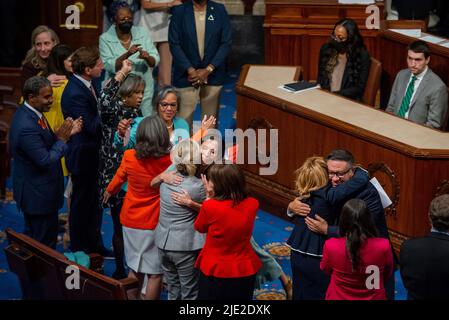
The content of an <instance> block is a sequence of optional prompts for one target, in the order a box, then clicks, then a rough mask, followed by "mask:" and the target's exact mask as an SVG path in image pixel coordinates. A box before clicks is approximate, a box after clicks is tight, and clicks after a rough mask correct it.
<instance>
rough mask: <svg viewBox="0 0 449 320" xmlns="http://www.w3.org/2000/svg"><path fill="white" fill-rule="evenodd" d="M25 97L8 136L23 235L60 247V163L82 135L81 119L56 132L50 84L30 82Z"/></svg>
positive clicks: (33, 79) (41, 80)
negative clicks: (47, 116) (49, 119)
mask: <svg viewBox="0 0 449 320" xmlns="http://www.w3.org/2000/svg"><path fill="white" fill-rule="evenodd" d="M22 92H23V97H24V99H25V102H24V103H23V104H22V105H21V106H20V107H19V109H17V111H16V113H15V114H14V118H13V120H12V123H11V131H10V134H9V145H10V149H11V153H12V157H13V158H14V166H13V190H14V200H15V201H16V202H17V206H18V208H19V210H20V211H22V212H23V216H24V218H25V231H24V233H25V234H26V235H28V236H30V237H31V238H33V239H35V240H37V241H39V242H41V243H43V244H45V245H47V246H49V247H51V248H55V247H56V242H57V236H58V210H59V209H60V208H61V207H62V205H63V201H64V196H63V193H64V176H63V174H62V167H61V158H62V157H63V156H64V155H65V153H66V151H67V149H68V147H67V144H66V143H67V141H68V140H69V138H70V137H71V136H72V135H74V134H77V133H78V132H80V131H81V127H82V120H81V118H78V119H77V120H75V121H73V120H72V119H71V118H67V119H66V120H65V121H64V122H63V124H62V125H61V127H60V128H58V130H56V131H55V132H53V131H52V129H51V128H50V126H49V124H48V122H47V120H46V119H45V116H44V114H43V113H44V112H47V111H49V110H50V106H51V104H52V103H53V98H52V96H53V90H52V88H51V84H50V81H48V80H47V79H46V78H44V77H37V76H36V77H31V78H29V79H28V80H27V81H25V84H24V87H23V91H22Z"/></svg>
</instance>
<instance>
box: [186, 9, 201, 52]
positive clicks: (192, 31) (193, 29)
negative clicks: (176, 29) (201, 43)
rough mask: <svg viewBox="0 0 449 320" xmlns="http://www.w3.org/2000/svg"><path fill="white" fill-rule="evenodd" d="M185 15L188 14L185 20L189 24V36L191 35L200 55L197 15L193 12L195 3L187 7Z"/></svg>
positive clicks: (187, 26)
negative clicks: (196, 23)
mask: <svg viewBox="0 0 449 320" xmlns="http://www.w3.org/2000/svg"><path fill="white" fill-rule="evenodd" d="M185 13H186V15H185V19H186V24H187V25H186V29H187V34H188V35H189V37H190V41H192V42H193V45H194V47H195V49H196V52H198V55H199V49H198V37H197V35H196V25H195V13H194V12H193V3H189V5H186V9H185Z"/></svg>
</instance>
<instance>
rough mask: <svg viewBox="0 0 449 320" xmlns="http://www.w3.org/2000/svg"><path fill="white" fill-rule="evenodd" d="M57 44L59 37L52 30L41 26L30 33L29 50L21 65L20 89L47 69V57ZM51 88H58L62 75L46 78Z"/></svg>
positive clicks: (64, 78) (63, 77)
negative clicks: (27, 81)
mask: <svg viewBox="0 0 449 320" xmlns="http://www.w3.org/2000/svg"><path fill="white" fill-rule="evenodd" d="M58 43H59V37H58V35H57V34H56V32H54V31H53V29H50V28H49V27H47V26H44V25H41V26H38V27H36V28H35V29H34V30H33V32H32V33H31V49H30V50H28V52H27V54H26V56H25V59H24V60H23V63H22V87H23V84H24V83H25V81H26V80H28V79H29V78H31V77H33V76H40V75H42V72H43V71H44V70H45V69H46V68H47V61H48V57H49V56H50V53H51V50H52V49H53V47H54V46H56V45H57V44H58ZM47 79H48V80H49V81H50V83H51V86H52V87H57V86H60V85H61V84H62V82H63V80H66V77H65V76H64V75H56V74H54V73H53V74H50V75H48V76H47Z"/></svg>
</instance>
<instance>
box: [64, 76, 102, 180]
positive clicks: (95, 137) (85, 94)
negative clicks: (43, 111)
mask: <svg viewBox="0 0 449 320" xmlns="http://www.w3.org/2000/svg"><path fill="white" fill-rule="evenodd" d="M97 97H99V94H98V93H97ZM61 107H62V113H63V114H64V118H67V117H72V118H73V119H76V118H78V117H80V116H81V117H83V130H81V132H80V133H78V134H76V135H74V136H72V137H71V138H70V141H69V142H68V146H69V151H68V154H67V156H66V157H65V159H66V164H67V169H68V170H69V171H70V173H72V174H75V175H78V174H83V173H88V174H89V173H93V174H97V172H98V162H99V149H100V144H101V119H100V114H99V112H98V106H97V100H96V99H95V97H94V96H93V94H92V92H91V91H90V90H89V89H88V88H87V87H86V85H85V84H84V83H82V82H81V81H80V80H79V79H78V78H76V77H75V76H73V75H72V76H71V77H70V78H69V82H68V83H67V86H66V87H65V89H64V92H63V94H62V98H61Z"/></svg>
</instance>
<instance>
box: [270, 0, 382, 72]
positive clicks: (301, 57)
mask: <svg viewBox="0 0 449 320" xmlns="http://www.w3.org/2000/svg"><path fill="white" fill-rule="evenodd" d="M376 5H377V6H378V7H379V9H380V17H381V18H382V17H383V10H384V4H383V3H376ZM265 8H266V9H265V20H264V25H263V27H264V33H265V63H266V64H271V65H297V66H299V65H300V66H302V67H303V69H304V70H303V71H304V79H316V76H317V72H318V56H319V53H320V47H321V46H322V45H323V44H324V43H325V42H326V41H327V40H329V36H330V34H331V32H332V29H333V27H334V25H335V23H336V22H337V21H338V20H340V19H343V18H351V19H354V21H355V22H356V23H357V25H358V27H359V29H360V32H361V34H362V36H363V39H364V42H365V45H366V47H367V49H368V51H369V53H370V55H372V56H373V57H377V56H378V55H377V50H378V46H377V34H378V30H369V29H367V28H366V27H365V20H366V18H367V17H368V16H369V14H367V13H366V12H365V10H366V5H346V4H338V1H337V0H265Z"/></svg>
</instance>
